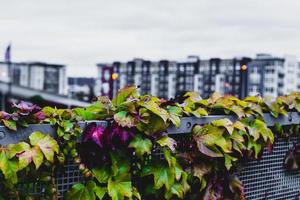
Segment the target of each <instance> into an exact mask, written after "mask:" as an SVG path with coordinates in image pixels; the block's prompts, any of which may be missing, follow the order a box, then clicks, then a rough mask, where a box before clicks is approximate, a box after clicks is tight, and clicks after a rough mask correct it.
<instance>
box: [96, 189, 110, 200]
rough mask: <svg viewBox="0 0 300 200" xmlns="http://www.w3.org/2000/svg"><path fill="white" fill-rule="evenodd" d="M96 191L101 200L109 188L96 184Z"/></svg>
mask: <svg viewBox="0 0 300 200" xmlns="http://www.w3.org/2000/svg"><path fill="white" fill-rule="evenodd" d="M94 193H95V194H96V196H97V197H98V198H99V199H100V200H102V199H103V198H104V196H105V194H106V193H107V188H104V187H99V186H96V187H95V188H94Z"/></svg>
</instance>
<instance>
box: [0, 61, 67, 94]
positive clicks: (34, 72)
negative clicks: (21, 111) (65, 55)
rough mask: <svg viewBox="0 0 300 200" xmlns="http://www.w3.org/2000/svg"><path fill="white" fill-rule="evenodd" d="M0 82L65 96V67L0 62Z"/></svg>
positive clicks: (38, 63) (40, 63) (37, 63)
mask: <svg viewBox="0 0 300 200" xmlns="http://www.w3.org/2000/svg"><path fill="white" fill-rule="evenodd" d="M0 81H1V82H5V83H11V84H13V85H17V86H22V87H26V88H32V89H35V90H41V91H45V92H49V93H53V94H61V95H64V94H66V92H67V91H66V89H67V88H66V67H65V66H64V65H57V64H48V63H42V62H9V63H8V62H0Z"/></svg>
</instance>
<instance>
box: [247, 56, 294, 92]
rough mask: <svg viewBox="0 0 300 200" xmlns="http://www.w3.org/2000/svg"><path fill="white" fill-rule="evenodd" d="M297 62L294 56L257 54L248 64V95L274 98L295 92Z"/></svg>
mask: <svg viewBox="0 0 300 200" xmlns="http://www.w3.org/2000/svg"><path fill="white" fill-rule="evenodd" d="M297 65H298V62H297V59H296V57H295V56H284V57H274V56H272V55H270V54H257V56H256V58H255V59H253V60H252V61H251V62H250V63H249V66H248V67H249V74H248V76H249V83H248V85H249V86H248V87H249V91H248V93H249V95H256V94H261V95H262V96H271V97H276V96H279V95H284V94H287V93H290V92H292V91H297V90H298V88H297V83H298V82H297V79H298V76H297V75H298V66H297Z"/></svg>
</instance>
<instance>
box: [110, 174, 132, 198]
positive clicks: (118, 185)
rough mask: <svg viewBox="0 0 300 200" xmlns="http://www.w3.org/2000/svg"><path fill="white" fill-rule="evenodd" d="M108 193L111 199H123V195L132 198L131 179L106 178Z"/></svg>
mask: <svg viewBox="0 0 300 200" xmlns="http://www.w3.org/2000/svg"><path fill="white" fill-rule="evenodd" d="M107 189H108V194H109V196H110V197H111V199H112V200H123V199H124V198H125V197H128V198H129V199H131V198H132V185H131V181H122V180H113V179H111V178H110V179H109V180H108V185H107Z"/></svg>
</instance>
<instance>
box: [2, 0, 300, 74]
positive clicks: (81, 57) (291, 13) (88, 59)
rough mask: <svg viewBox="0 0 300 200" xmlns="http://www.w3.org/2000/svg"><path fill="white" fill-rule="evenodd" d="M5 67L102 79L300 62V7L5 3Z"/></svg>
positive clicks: (155, 0)
mask: <svg viewBox="0 0 300 200" xmlns="http://www.w3.org/2000/svg"><path fill="white" fill-rule="evenodd" d="M0 7H1V11H0V53H1V52H2V53H1V54H0V56H1V57H0V60H3V57H4V51H5V48H6V46H7V45H8V43H9V42H11V43H12V60H13V61H43V62H51V63H58V64H65V65H67V66H68V75H69V76H96V67H95V66H96V65H95V64H96V63H99V62H111V61H115V60H119V61H128V60H129V59H132V58H135V57H142V58H147V59H153V60H158V59H162V58H166V59H182V58H185V57H186V56H187V55H191V54H192V55H199V56H200V57H201V58H209V57H233V56H241V55H247V56H254V55H255V54H256V53H260V52H266V53H272V54H275V55H279V56H280V55H284V54H295V55H296V56H297V57H299V56H300V15H299V11H300V1H297V0H284V1H282V0H182V1H178V0H118V1H116V0H106V1H104V0H50V1H41V0H0Z"/></svg>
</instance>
